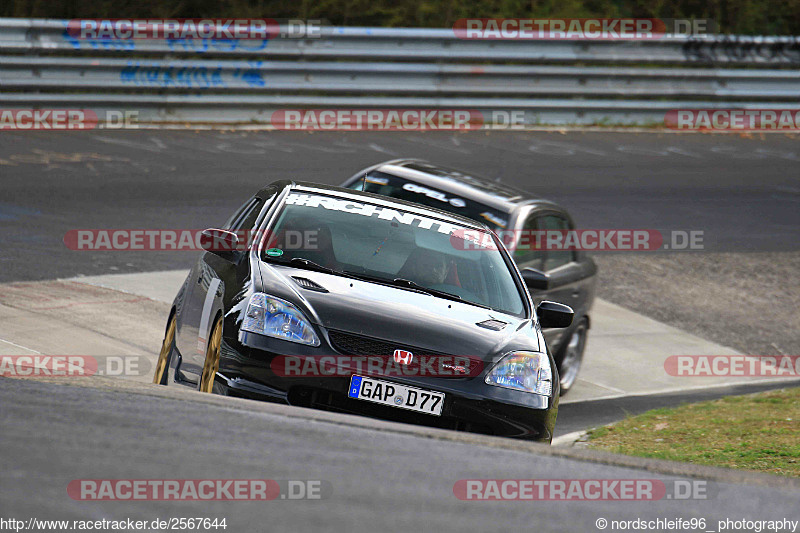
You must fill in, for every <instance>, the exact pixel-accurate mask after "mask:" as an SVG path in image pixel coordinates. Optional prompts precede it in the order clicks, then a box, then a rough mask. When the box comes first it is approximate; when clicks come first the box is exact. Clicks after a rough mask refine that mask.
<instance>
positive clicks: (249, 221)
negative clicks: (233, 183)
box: [222, 196, 264, 232]
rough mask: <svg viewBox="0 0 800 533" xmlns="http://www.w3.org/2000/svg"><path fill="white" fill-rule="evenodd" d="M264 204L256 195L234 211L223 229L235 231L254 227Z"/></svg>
mask: <svg viewBox="0 0 800 533" xmlns="http://www.w3.org/2000/svg"><path fill="white" fill-rule="evenodd" d="M263 205H264V201H263V200H261V199H260V198H257V197H255V196H254V197H253V198H251V199H250V200H248V201H247V202H245V204H244V205H243V206H242V207H240V208H239V209H238V210H237V211H236V213H234V215H233V216H232V217H231V218H230V219H229V220H228V221H227V222H226V223H225V225H224V226H223V228H222V229H226V230H228V231H233V232H236V231H242V230H244V231H247V230H250V229H253V225H254V224H255V222H256V217H257V216H258V213H259V212H260V211H261V207H262V206H263Z"/></svg>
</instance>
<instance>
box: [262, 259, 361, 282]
mask: <svg viewBox="0 0 800 533" xmlns="http://www.w3.org/2000/svg"><path fill="white" fill-rule="evenodd" d="M271 262H274V263H276V264H278V265H287V266H293V267H295V268H303V269H305V270H313V271H315V272H323V273H325V274H333V275H334V276H342V277H345V278H354V279H355V276H352V275H350V274H347V273H345V272H342V271H341V270H336V269H335V268H330V267H326V266H322V265H320V264H319V263H315V262H314V261H311V260H310V259H305V258H304V257H292V258H291V259H289V260H288V261H280V260H277V261H275V260H274V259H272V261H271Z"/></svg>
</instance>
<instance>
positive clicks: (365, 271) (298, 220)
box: [261, 192, 525, 316]
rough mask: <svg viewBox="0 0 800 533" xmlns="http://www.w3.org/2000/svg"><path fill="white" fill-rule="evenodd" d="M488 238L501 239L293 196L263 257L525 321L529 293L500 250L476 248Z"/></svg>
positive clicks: (374, 208)
mask: <svg viewBox="0 0 800 533" xmlns="http://www.w3.org/2000/svg"><path fill="white" fill-rule="evenodd" d="M465 234H466V235H468V236H469V239H468V240H466V241H465V238H464V235H465ZM475 235H481V236H482V237H478V238H475ZM481 239H489V241H488V242H492V240H493V239H494V237H493V236H491V235H490V233H489V232H486V231H484V230H476V229H473V228H465V227H463V226H461V225H458V224H452V223H450V222H445V221H442V220H438V219H436V218H428V217H425V216H421V215H416V214H413V213H408V212H405V211H402V210H400V209H393V208H388V207H381V206H378V205H373V204H370V203H363V202H356V201H351V200H346V199H338V198H333V197H330V196H324V195H319V194H306V193H298V192H292V193H291V194H290V195H289V196H288V198H287V199H286V203H285V205H284V207H283V209H282V211H281V213H280V214H279V215H278V220H277V222H276V223H275V226H274V227H273V228H272V230H271V231H270V235H269V238H268V239H267V241H266V245H265V247H264V248H263V249H262V253H261V255H262V259H263V260H265V261H269V262H277V263H287V264H288V263H291V265H292V266H298V267H300V268H303V267H306V268H312V267H314V268H316V267H321V268H322V269H324V270H327V269H330V270H332V271H335V272H337V273H344V274H349V275H353V276H355V277H360V278H362V279H367V280H371V281H378V282H385V283H389V284H393V285H397V286H402V287H407V288H411V289H414V290H419V289H428V290H429V291H431V292H432V293H436V292H440V293H442V296H450V297H453V299H459V300H463V301H464V302H467V303H471V304H475V305H480V306H485V307H489V308H491V309H494V310H497V311H500V312H504V313H509V314H513V315H517V316H523V315H524V312H525V305H524V303H523V302H524V301H523V296H522V294H521V293H520V289H519V288H518V286H517V284H516V283H515V282H514V278H513V276H512V274H511V272H510V271H509V267H508V265H507V264H506V262H505V260H504V258H503V256H502V254H501V253H500V251H499V250H497V248H496V247H495V246H488V247H482V246H477V245H473V244H470V243H474V242H478V241H480V240H481ZM465 243H466V244H465ZM308 262H311V263H313V264H309V263H308ZM398 280H400V281H398ZM408 282H411V283H408Z"/></svg>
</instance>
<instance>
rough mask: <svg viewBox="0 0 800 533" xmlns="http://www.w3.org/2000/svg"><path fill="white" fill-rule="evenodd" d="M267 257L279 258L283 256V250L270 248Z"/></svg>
mask: <svg viewBox="0 0 800 533" xmlns="http://www.w3.org/2000/svg"><path fill="white" fill-rule="evenodd" d="M267 255H268V256H270V257H280V256H282V255H283V250H281V249H280V248H270V249H269V250H267Z"/></svg>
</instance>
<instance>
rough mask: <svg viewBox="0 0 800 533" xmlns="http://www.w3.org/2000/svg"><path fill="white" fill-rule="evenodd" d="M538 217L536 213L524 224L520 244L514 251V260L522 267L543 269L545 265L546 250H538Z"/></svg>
mask: <svg viewBox="0 0 800 533" xmlns="http://www.w3.org/2000/svg"><path fill="white" fill-rule="evenodd" d="M537 221H538V219H537V218H535V217H534V215H531V216H529V217H528V218H527V219H526V220H525V224H523V226H522V235H521V236H520V239H519V245H518V246H517V249H516V250H515V251H514V262H515V263H517V264H518V265H520V266H521V267H528V268H535V269H537V270H542V267H543V266H544V250H537V249H536V248H537V246H536V242H537V239H536V233H534V232H535V231H536V230H538V229H539V228H538V227H537Z"/></svg>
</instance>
